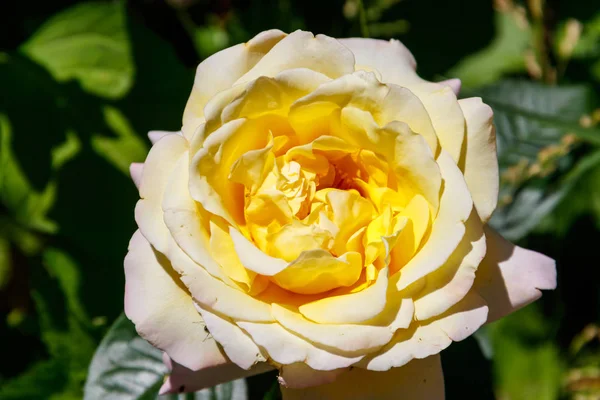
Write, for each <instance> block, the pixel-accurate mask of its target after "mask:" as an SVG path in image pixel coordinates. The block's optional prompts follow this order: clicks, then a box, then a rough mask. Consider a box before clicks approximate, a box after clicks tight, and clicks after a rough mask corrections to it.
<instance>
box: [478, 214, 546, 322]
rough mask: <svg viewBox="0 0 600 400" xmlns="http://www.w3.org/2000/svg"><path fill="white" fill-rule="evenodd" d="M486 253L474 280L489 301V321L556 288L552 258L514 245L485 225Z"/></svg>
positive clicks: (479, 290) (480, 292)
mask: <svg viewBox="0 0 600 400" xmlns="http://www.w3.org/2000/svg"><path fill="white" fill-rule="evenodd" d="M485 235H486V238H487V249H488V250H487V255H486V257H485V258H484V259H483V261H482V262H481V266H480V267H479V270H478V272H477V278H476V279H475V286H474V288H475V290H476V291H477V292H478V293H479V294H481V296H482V297H483V298H484V299H485V300H486V301H487V302H488V305H489V307H490V314H489V317H488V322H492V321H495V320H497V319H498V318H501V317H503V316H505V315H507V314H510V313H511V312H513V311H515V310H518V309H519V308H521V307H523V306H526V305H527V304H529V303H531V302H533V301H535V300H537V299H539V298H540V297H541V296H542V292H541V290H553V289H555V288H556V263H555V261H554V260H553V259H551V258H550V257H547V256H545V255H543V254H540V253H537V252H535V251H531V250H527V249H524V248H522V247H519V246H515V245H514V244H512V243H510V242H509V241H507V240H506V239H504V238H503V237H502V236H500V235H499V234H498V233H497V232H496V231H494V230H493V229H492V228H490V227H487V226H486V228H485Z"/></svg>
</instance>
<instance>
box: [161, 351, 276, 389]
mask: <svg viewBox="0 0 600 400" xmlns="http://www.w3.org/2000/svg"><path fill="white" fill-rule="evenodd" d="M163 359H164V361H165V364H167V366H168V367H169V370H170V371H171V372H170V374H169V375H168V376H167V379H166V380H165V383H163V385H162V386H161V388H160V391H159V394H161V395H165V394H170V393H173V394H175V393H184V392H197V391H199V390H202V389H205V388H209V387H213V386H215V385H218V384H221V383H225V382H229V381H232V380H235V379H240V378H244V377H248V376H253V375H258V374H262V373H263V372H267V371H270V370H272V369H273V367H272V366H270V365H269V364H267V363H260V364H256V365H255V366H253V367H252V368H250V369H248V370H245V369H241V368H240V367H238V366H237V365H235V364H233V363H231V362H228V363H226V364H221V365H215V366H213V367H207V368H204V369H201V370H199V371H192V370H190V369H188V368H186V367H184V366H183V365H181V364H179V363H177V362H174V361H172V360H170V359H169V356H167V355H166V354H165V355H164V356H163ZM234 385H235V382H234ZM234 391H235V389H234Z"/></svg>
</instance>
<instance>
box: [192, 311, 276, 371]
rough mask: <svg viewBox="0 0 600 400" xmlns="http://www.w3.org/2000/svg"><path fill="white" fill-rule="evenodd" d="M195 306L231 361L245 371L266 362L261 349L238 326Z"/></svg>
mask: <svg viewBox="0 0 600 400" xmlns="http://www.w3.org/2000/svg"><path fill="white" fill-rule="evenodd" d="M194 305H195V306H196V309H197V310H198V311H199V312H200V314H201V315H202V318H203V319H204V322H205V323H206V327H207V328H208V330H209V331H210V335H211V336H212V337H213V339H214V340H216V341H217V342H218V343H219V344H220V345H221V346H222V347H223V351H225V354H227V356H228V357H229V359H230V360H231V361H233V362H234V363H235V364H237V365H238V366H239V367H240V368H243V369H249V368H250V367H252V366H254V365H255V364H257V363H260V362H264V361H266V357H265V356H264V355H263V354H262V351H261V349H259V348H258V346H257V345H256V344H255V343H254V341H252V339H251V338H250V337H249V336H248V335H246V333H244V331H242V330H241V329H240V328H239V327H238V326H237V325H235V324H234V323H233V322H230V321H228V320H226V319H225V318H221V317H220V316H218V315H217V314H214V313H212V312H211V311H209V310H208V308H206V307H203V306H201V305H200V304H198V303H194Z"/></svg>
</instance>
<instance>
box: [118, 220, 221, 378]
mask: <svg viewBox="0 0 600 400" xmlns="http://www.w3.org/2000/svg"><path fill="white" fill-rule="evenodd" d="M177 279H178V277H177V274H176V273H175V271H173V270H172V268H171V265H170V264H169V262H168V260H167V259H166V258H165V257H163V256H162V255H161V254H159V253H157V252H156V251H155V250H153V249H152V247H151V246H150V244H149V243H148V241H147V240H146V239H145V238H144V236H142V234H141V233H140V232H139V231H137V232H136V233H134V235H133V237H132V238H131V242H130V243H129V252H128V253H127V256H126V257H125V281H126V283H125V314H126V315H127V317H128V318H129V319H130V320H131V321H133V323H134V324H135V326H136V330H137V331H138V333H139V334H140V335H141V336H142V337H143V338H144V339H146V340H147V341H149V342H150V343H152V344H153V345H154V346H156V347H158V348H159V349H161V350H164V351H166V352H167V353H168V354H169V356H171V357H172V358H173V359H174V360H176V361H177V362H178V363H180V364H182V365H185V366H186V367H187V368H190V369H192V370H197V369H202V368H207V367H211V366H214V365H220V364H223V363H225V362H226V361H227V359H226V358H225V357H224V356H223V355H222V353H221V351H220V350H219V348H218V347H217V344H216V343H215V341H214V340H212V339H210V338H207V335H206V332H204V326H205V324H204V321H203V320H202V317H201V316H200V314H198V312H197V311H196V309H195V308H194V305H193V300H192V298H191V296H190V295H189V294H188V293H187V292H186V291H185V290H183V289H182V288H181V287H180V286H179V285H178V283H177V282H176V280H177ZM157 294H158V295H157Z"/></svg>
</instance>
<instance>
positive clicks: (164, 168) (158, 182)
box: [135, 134, 188, 253]
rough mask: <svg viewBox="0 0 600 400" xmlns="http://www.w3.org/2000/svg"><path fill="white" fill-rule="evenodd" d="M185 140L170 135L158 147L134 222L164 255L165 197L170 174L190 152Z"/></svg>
mask: <svg viewBox="0 0 600 400" xmlns="http://www.w3.org/2000/svg"><path fill="white" fill-rule="evenodd" d="M187 147H188V144H187V141H186V140H185V138H183V137H181V136H179V135H176V134H170V135H167V136H165V137H164V138H163V139H162V140H160V141H159V142H157V143H156V145H155V146H153V147H152V149H150V153H149V154H148V157H147V158H146V161H145V162H144V169H143V173H142V179H141V182H140V197H141V200H139V201H138V203H137V205H136V207H135V221H136V222H137V225H138V227H139V228H140V231H141V232H142V234H143V235H144V236H145V237H146V239H148V241H149V242H150V243H151V244H152V246H154V247H155V248H156V249H157V250H158V251H160V252H163V253H164V252H165V251H166V249H167V245H168V239H169V238H168V235H169V231H168V230H167V227H166V226H165V223H164V222H163V212H162V207H161V204H162V201H163V194H164V192H165V188H166V186H167V183H168V182H169V178H170V176H171V173H172V172H173V170H174V169H175V165H176V164H177V161H178V160H179V158H180V157H182V156H183V154H184V153H185V151H186V150H187Z"/></svg>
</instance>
